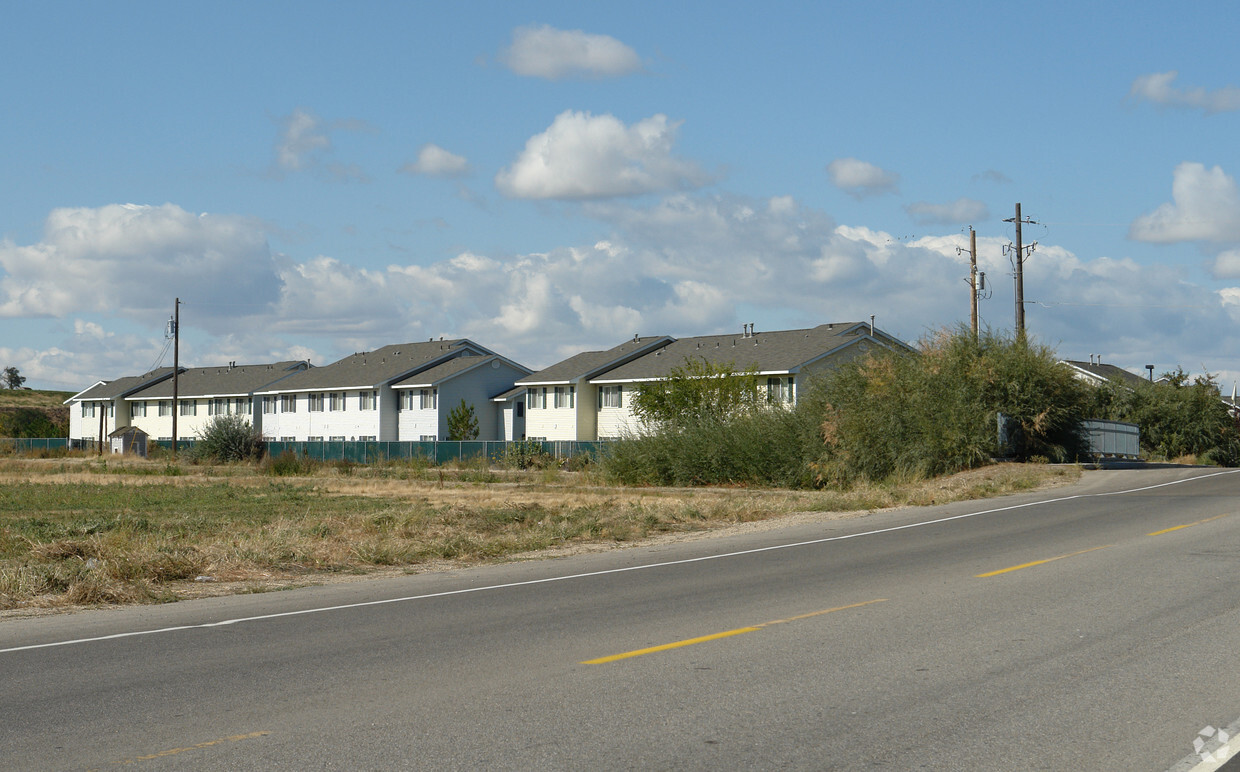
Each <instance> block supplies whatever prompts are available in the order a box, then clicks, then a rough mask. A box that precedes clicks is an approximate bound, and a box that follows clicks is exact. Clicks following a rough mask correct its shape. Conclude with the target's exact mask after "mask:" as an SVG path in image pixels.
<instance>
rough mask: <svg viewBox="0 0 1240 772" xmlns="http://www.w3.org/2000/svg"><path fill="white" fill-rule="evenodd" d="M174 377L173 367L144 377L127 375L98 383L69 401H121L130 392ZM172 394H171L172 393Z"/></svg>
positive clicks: (154, 371) (145, 374)
mask: <svg viewBox="0 0 1240 772" xmlns="http://www.w3.org/2000/svg"><path fill="white" fill-rule="evenodd" d="M171 377H172V368H171V367H161V368H159V369H158V370H152V371H151V372H149V373H144V374H142V375H127V376H125V377H124V378H117V379H116V380H113V381H104V382H103V383H96V384H95V385H94V386H91V387H90V388H89V389H87V390H86V391H83V392H81V393H80V394H76V395H74V396H73V397H70V398H69V400H67V401H70V402H72V401H78V402H84V401H88V400H111V399H120V398H121V397H125V396H127V395H128V394H129V393H130V392H134V391H137V390H138V389H141V388H145V387H147V386H150V385H151V384H153V383H158V382H159V381H161V380H163V379H164V378H171ZM170 393H171V392H170Z"/></svg>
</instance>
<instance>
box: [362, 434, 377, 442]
mask: <svg viewBox="0 0 1240 772" xmlns="http://www.w3.org/2000/svg"><path fill="white" fill-rule="evenodd" d="M376 439H378V438H377V437H375V435H373V434H359V435H358V437H357V441H358V442H374V441H375V440H376Z"/></svg>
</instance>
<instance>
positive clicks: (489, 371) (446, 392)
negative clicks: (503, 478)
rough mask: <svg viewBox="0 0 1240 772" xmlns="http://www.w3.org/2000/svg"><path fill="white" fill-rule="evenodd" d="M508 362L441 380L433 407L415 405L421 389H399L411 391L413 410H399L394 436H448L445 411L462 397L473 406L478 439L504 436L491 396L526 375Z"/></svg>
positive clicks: (494, 363) (493, 363)
mask: <svg viewBox="0 0 1240 772" xmlns="http://www.w3.org/2000/svg"><path fill="white" fill-rule="evenodd" d="M525 374H526V373H525V371H524V370H518V369H516V368H514V367H512V366H511V365H509V364H507V363H505V362H501V361H500V360H498V359H497V360H493V361H492V362H491V364H487V365H482V366H480V367H475V368H474V369H472V370H469V371H468V372H464V373H461V374H460V375H457V376H455V377H453V378H450V379H448V380H446V381H442V382H440V383H439V384H438V385H437V386H436V388H437V389H438V392H439V393H438V407H437V409H435V410H422V409H421V408H419V407H418V405H420V404H421V403H420V402H419V396H418V395H419V393H420V392H421V389H420V388H414V389H401V391H403V392H412V393H413V400H414V402H413V404H414V409H413V410H402V411H401V414H400V423H399V431H398V432H397V439H400V440H409V441H417V440H419V439H421V438H422V437H423V436H434V437H438V438H439V439H441V440H442V439H446V438H447V436H448V414H449V413H451V412H452V410H453V409H455V408H456V407H458V406H459V405H460V404H461V400H462V399H463V400H465V404H467V405H473V408H474V415H475V416H476V417H477V419H478V439H479V440H499V439H503V438H504V434H503V428H502V427H501V425H500V412H499V411H497V410H495V408H494V403H492V402H491V397H493V396H494V395H496V394H498V393H500V392H504V391H507V390H508V389H510V388H512V384H513V382H514V381H516V379H518V378H520V377H521V376H523V375H525Z"/></svg>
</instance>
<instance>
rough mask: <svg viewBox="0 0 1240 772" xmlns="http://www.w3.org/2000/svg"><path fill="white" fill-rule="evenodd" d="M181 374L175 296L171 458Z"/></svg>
mask: <svg viewBox="0 0 1240 772" xmlns="http://www.w3.org/2000/svg"><path fill="white" fill-rule="evenodd" d="M180 376H181V299H180V298H177V299H176V302H175V303H174V304H173V307H172V460H173V461H176V458H177V415H179V414H180V412H181V405H180V402H179V401H178V398H179V397H180V389H179V388H178V387H179V386H180Z"/></svg>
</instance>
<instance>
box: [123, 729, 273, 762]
mask: <svg viewBox="0 0 1240 772" xmlns="http://www.w3.org/2000/svg"><path fill="white" fill-rule="evenodd" d="M269 734H271V732H250V733H249V734H235V735H233V736H231V737H220V738H218V739H215V740H207V741H205V742H200V743H194V744H193V745H190V746H187V747H185V748H169V749H168V750H166V751H160V752H159V753H152V754H149V755H146V756H137V757H135V758H132V759H125V760H124V761H117V762H114V763H115V764H134V763H136V762H139V761H152V760H154V759H161V758H164V757H165V756H176V755H177V754H180V753H185V752H186V751H192V750H197V749H199V748H210V747H211V746H212V745H222V744H223V743H235V742H240V741H242V740H252V739H254V738H255V737H263V736H265V735H269Z"/></svg>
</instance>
